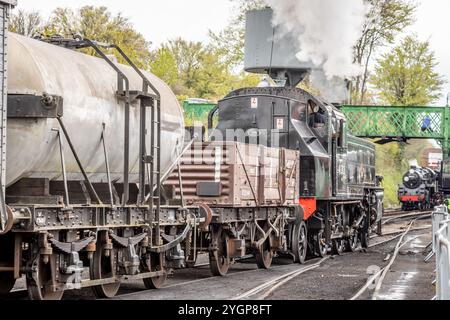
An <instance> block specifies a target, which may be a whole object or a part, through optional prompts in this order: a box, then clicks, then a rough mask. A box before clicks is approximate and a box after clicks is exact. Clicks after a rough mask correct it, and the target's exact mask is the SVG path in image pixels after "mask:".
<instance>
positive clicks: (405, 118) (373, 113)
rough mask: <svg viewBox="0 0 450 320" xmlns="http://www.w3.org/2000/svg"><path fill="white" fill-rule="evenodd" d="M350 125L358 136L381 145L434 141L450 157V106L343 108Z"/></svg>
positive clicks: (446, 156)
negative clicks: (411, 140)
mask: <svg viewBox="0 0 450 320" xmlns="http://www.w3.org/2000/svg"><path fill="white" fill-rule="evenodd" d="M341 110H342V112H343V113H344V114H345V115H346V117H347V126H348V128H349V130H350V132H352V133H353V134H354V135H355V136H358V137H361V138H373V139H380V140H379V142H380V143H385V142H390V141H406V140H409V139H434V140H436V141H438V143H439V144H440V145H441V146H442V149H443V153H444V157H445V158H448V157H449V156H450V108H449V107H419V106H411V107H393V106H342V107H341Z"/></svg>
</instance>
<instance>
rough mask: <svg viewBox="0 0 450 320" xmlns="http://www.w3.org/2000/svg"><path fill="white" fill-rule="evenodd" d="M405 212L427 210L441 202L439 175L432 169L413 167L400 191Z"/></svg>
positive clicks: (400, 199)
mask: <svg viewBox="0 0 450 320" xmlns="http://www.w3.org/2000/svg"><path fill="white" fill-rule="evenodd" d="M398 199H399V201H400V203H401V205H402V210H403V211H412V210H427V209H431V208H433V207H434V206H435V205H436V204H437V202H438V201H439V200H438V199H439V173H437V172H435V171H434V170H432V169H430V168H421V167H416V166H412V167H411V169H410V170H409V171H408V172H406V173H405V174H404V176H403V183H402V184H401V185H400V186H399V189H398Z"/></svg>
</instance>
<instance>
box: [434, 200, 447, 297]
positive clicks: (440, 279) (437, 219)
mask: <svg viewBox="0 0 450 320" xmlns="http://www.w3.org/2000/svg"><path fill="white" fill-rule="evenodd" d="M433 250H434V252H435V253H436V299H437V300H450V214H449V212H448V209H447V208H446V207H445V206H441V207H438V208H436V210H435V212H434V213H433Z"/></svg>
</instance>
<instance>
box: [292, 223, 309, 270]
mask: <svg viewBox="0 0 450 320" xmlns="http://www.w3.org/2000/svg"><path fill="white" fill-rule="evenodd" d="M307 251H308V229H307V228H306V224H305V222H304V221H301V222H300V223H298V224H296V225H295V226H294V228H293V231H292V253H293V254H294V262H295V263H300V264H304V263H305V261H306V254H307Z"/></svg>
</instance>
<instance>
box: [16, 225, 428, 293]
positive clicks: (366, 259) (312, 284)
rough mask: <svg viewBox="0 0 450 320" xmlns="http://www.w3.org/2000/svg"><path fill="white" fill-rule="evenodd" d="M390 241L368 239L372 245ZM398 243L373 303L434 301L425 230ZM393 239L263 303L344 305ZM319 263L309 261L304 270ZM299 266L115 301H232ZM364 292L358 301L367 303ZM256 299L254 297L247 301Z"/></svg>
mask: <svg viewBox="0 0 450 320" xmlns="http://www.w3.org/2000/svg"><path fill="white" fill-rule="evenodd" d="M408 223H409V222H408V221H402V222H400V223H397V224H389V225H388V226H386V227H385V228H384V232H385V233H386V234H389V233H391V232H395V231H397V232H398V231H399V230H404V229H405V228H406V227H407V225H408ZM430 225H431V222H430V221H418V222H416V223H415V224H414V227H415V228H427V227H429V226H430ZM390 238H392V235H389V236H385V237H381V238H380V237H378V238H375V239H372V240H371V241H372V244H374V243H379V242H382V241H384V240H387V239H390ZM404 240H412V241H411V242H409V243H408V244H407V245H405V246H404V247H403V248H402V249H401V250H400V254H399V256H398V257H397V259H396V261H395V263H394V264H393V266H392V268H391V271H390V272H389V273H388V274H387V276H386V279H385V280H384V282H383V286H382V287H381V290H380V291H379V292H378V295H377V299H387V300H430V299H432V298H433V296H434V295H435V288H434V287H433V285H432V282H433V279H434V277H435V275H434V270H435V263H434V260H433V259H432V260H431V261H430V262H429V263H425V262H424V258H425V256H426V253H427V251H426V246H427V245H428V244H429V243H430V242H431V229H423V230H417V231H412V232H411V233H410V234H409V235H408V236H407V237H406V238H405V239H404ZM398 241H399V239H396V240H394V241H391V242H389V243H386V244H383V245H380V246H376V247H372V248H370V249H368V250H367V251H359V252H356V253H353V254H345V255H343V256H336V257H332V258H330V259H329V260H327V261H325V262H323V264H322V265H321V266H320V267H319V268H317V269H314V270H311V271H307V272H306V273H304V274H301V275H299V276H298V277H296V278H294V279H292V280H290V281H289V282H288V283H286V284H284V285H282V286H280V287H279V288H277V289H276V290H275V291H274V292H273V293H272V294H270V295H269V296H268V297H267V299H269V300H270V299H273V300H347V299H350V298H351V297H352V296H353V295H354V294H355V293H356V292H357V291H358V290H359V289H360V288H361V287H363V286H364V285H365V284H366V283H367V280H368V278H369V277H370V272H371V271H373V270H379V268H384V267H385V266H386V265H387V264H388V263H389V260H388V259H386V258H390V256H392V254H393V252H394V250H395V246H396V244H397V242H398ZM318 261H319V260H318V259H316V260H311V261H309V262H308V264H309V265H311V264H314V263H317V262H318ZM299 268H302V267H301V266H299V265H295V264H291V263H290V261H289V260H281V259H276V260H275V263H274V265H273V267H272V268H271V269H270V270H258V269H257V268H256V265H255V264H254V261H252V260H248V261H245V262H244V263H238V264H236V265H234V266H233V267H232V268H231V270H230V273H229V275H228V276H226V277H223V278H212V277H211V274H210V271H209V267H208V266H201V267H198V268H195V269H186V270H177V271H176V272H175V274H174V275H173V276H171V277H169V279H168V281H167V283H166V287H165V288H164V289H161V290H145V287H144V285H143V283H142V282H133V283H126V284H123V285H122V287H121V290H120V292H119V295H118V297H116V298H115V299H117V300H162V299H170V300H215V299H233V298H236V297H237V296H239V295H241V294H242V293H244V292H246V291H248V290H251V289H253V288H255V287H257V286H259V285H262V284H264V283H266V282H267V281H270V280H272V279H275V278H278V277H280V276H282V275H284V274H286V273H288V272H292V271H296V270H299ZM23 288H24V283H23V281H18V283H17V285H16V290H21V289H23ZM372 294H373V291H371V290H369V291H368V292H366V293H365V294H364V295H362V296H361V297H360V299H372V298H373V297H372ZM11 298H12V299H26V295H25V293H24V292H23V291H22V292H20V291H19V292H18V293H15V294H13V295H12V296H11ZM252 298H257V296H255V297H252ZM64 299H67V300H80V299H81V300H83V299H89V300H91V299H95V296H94V295H93V294H92V292H91V290H90V289H84V290H82V291H73V292H67V293H65V295H64Z"/></svg>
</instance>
